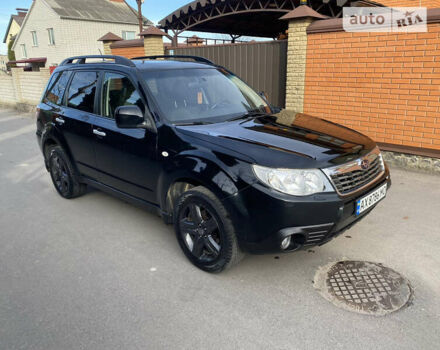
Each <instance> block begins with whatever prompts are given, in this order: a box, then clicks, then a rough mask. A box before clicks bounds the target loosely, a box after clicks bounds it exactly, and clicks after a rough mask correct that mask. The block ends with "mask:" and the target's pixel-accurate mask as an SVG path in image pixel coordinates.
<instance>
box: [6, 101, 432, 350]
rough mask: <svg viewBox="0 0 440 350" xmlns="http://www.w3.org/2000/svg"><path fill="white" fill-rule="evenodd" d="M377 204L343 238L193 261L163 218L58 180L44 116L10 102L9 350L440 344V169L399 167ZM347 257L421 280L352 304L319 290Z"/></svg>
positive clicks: (410, 346) (414, 346) (422, 346)
mask: <svg viewBox="0 0 440 350" xmlns="http://www.w3.org/2000/svg"><path fill="white" fill-rule="evenodd" d="M392 179H393V187H392V188H391V190H390V192H389V193H388V195H387V198H386V199H385V201H383V202H382V203H380V204H379V205H378V206H377V208H376V209H375V210H374V212H373V213H371V215H369V216H368V217H367V218H365V220H363V221H361V222H360V223H359V224H358V225H355V226H354V227H353V228H351V229H350V230H349V231H347V232H346V233H345V234H344V235H342V236H340V237H338V238H337V239H335V240H333V241H332V242H330V243H328V244H326V245H324V246H322V247H316V248H313V249H312V250H310V251H302V252H297V253H293V254H288V255H280V256H279V258H278V259H276V256H274V255H265V256H247V257H246V258H245V260H243V261H242V262H241V264H240V265H238V266H237V267H235V268H234V269H232V270H230V271H227V272H226V273H223V274H220V275H211V274H207V273H204V272H202V271H200V270H198V269H196V268H195V267H193V266H192V265H191V264H190V263H189V262H188V261H187V260H186V258H185V257H184V255H183V254H182V253H181V251H180V249H179V247H178V244H177V242H176V239H175V237H174V233H173V230H172V227H171V226H166V225H165V224H164V223H163V222H162V221H161V219H160V218H159V217H157V216H155V215H153V214H151V213H149V212H146V211H144V210H142V209H139V208H137V207H134V206H132V205H130V204H127V203H124V202H123V201H121V200H119V199H116V198H113V197H111V196H109V195H107V194H104V193H102V192H99V191H95V190H90V191H89V193H87V194H86V195H85V196H83V197H81V198H78V199H75V200H70V201H69V200H64V199H62V198H61V197H60V196H59V195H58V194H57V193H56V191H55V189H54V188H53V186H52V183H51V181H50V177H49V175H48V173H47V172H46V170H45V169H44V166H43V158H42V156H41V153H40V150H39V148H38V145H37V142H36V138H35V122H34V120H33V118H32V116H29V115H23V114H20V113H18V112H16V111H11V110H5V109H2V110H0V208H1V210H0V349H44V350H48V349H314V350H316V349H351V350H352V349H397V348H398V349H438V348H439V342H440V332H439V330H440V249H439V248H440V177H438V176H432V175H425V174H420V173H414V172H407V171H404V170H400V169H392ZM343 258H348V259H353V260H366V261H372V262H377V263H383V264H384V265H386V266H389V267H391V268H392V269H394V270H396V271H398V272H400V273H401V274H403V275H404V276H405V277H406V278H408V279H409V280H410V281H411V283H412V286H413V288H414V300H413V302H412V304H411V305H410V306H409V307H407V308H405V309H402V310H400V311H398V312H396V313H393V314H390V315H387V316H385V317H374V316H366V315H360V314H355V313H350V312H348V311H345V310H342V309H338V308H336V307H335V306H333V305H332V304H331V303H329V302H328V301H327V300H325V299H323V298H322V297H321V296H320V295H319V294H318V293H317V291H316V290H315V289H314V288H313V284H312V280H313V277H314V274H315V271H316V270H317V269H318V268H319V267H320V266H322V265H325V264H327V263H329V262H331V261H336V260H340V259H343Z"/></svg>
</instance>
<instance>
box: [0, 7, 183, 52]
mask: <svg viewBox="0 0 440 350" xmlns="http://www.w3.org/2000/svg"><path fill="white" fill-rule="evenodd" d="M72 1H75V0H72ZM91 1H93V0H91ZM127 2H128V3H129V4H130V5H131V6H133V7H135V8H137V5H136V1H135V0H127ZM189 2H190V0H145V2H144V5H143V6H142V12H143V15H144V16H145V17H147V18H148V19H150V20H152V21H153V22H154V23H156V24H157V22H158V21H160V20H161V19H162V18H164V17H166V16H167V15H169V14H170V13H171V12H173V11H175V10H177V9H178V8H179V7H181V6H183V5H186V4H187V3H189ZM31 4H32V0H12V1H10V0H9V1H8V0H0V37H1V45H0V53H1V54H5V53H6V52H7V48H6V45H5V44H3V38H4V36H5V33H6V29H7V27H8V23H9V18H10V15H11V14H14V13H16V11H15V8H17V7H23V8H30V6H31Z"/></svg>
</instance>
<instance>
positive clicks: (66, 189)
mask: <svg viewBox="0 0 440 350" xmlns="http://www.w3.org/2000/svg"><path fill="white" fill-rule="evenodd" d="M47 156H48V165H49V173H50V177H51V178H52V182H53V184H54V186H55V189H56V190H57V192H58V193H59V195H60V196H61V197H63V198H66V199H71V198H76V197H79V196H81V195H83V194H84V193H85V191H86V188H87V186H86V185H85V184H82V183H80V182H79V181H78V176H77V175H76V172H75V170H74V168H73V165H72V162H71V161H70V159H69V157H68V156H67V154H66V152H64V150H63V148H62V147H61V146H50V147H49V149H48V150H47Z"/></svg>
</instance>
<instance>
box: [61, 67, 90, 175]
mask: <svg viewBox="0 0 440 350" xmlns="http://www.w3.org/2000/svg"><path fill="white" fill-rule="evenodd" d="M98 79H99V74H98V72H96V71H82V70H75V71H73V72H72V77H71V79H70V84H69V86H68V88H67V91H66V94H65V95H66V96H65V104H64V106H62V107H61V110H60V112H59V114H58V116H57V118H56V119H55V121H56V123H58V125H59V126H60V128H62V130H63V135H64V137H65V139H66V142H67V144H68V146H69V148H70V150H71V152H72V156H73V158H74V160H75V162H76V164H77V166H78V170H79V171H80V173H81V174H83V175H86V176H88V177H90V178H92V179H96V178H97V174H98V173H97V171H96V157H95V153H94V150H93V133H92V124H93V121H94V119H95V109H96V103H95V100H96V98H97V95H96V90H97V86H98Z"/></svg>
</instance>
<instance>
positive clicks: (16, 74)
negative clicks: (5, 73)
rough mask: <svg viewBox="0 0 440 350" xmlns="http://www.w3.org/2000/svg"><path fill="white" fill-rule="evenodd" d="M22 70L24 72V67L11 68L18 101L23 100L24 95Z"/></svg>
mask: <svg viewBox="0 0 440 350" xmlns="http://www.w3.org/2000/svg"><path fill="white" fill-rule="evenodd" d="M20 72H23V68H11V74H12V84H13V88H14V90H15V99H16V103H21V102H23V95H22V93H21V83H20Z"/></svg>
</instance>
